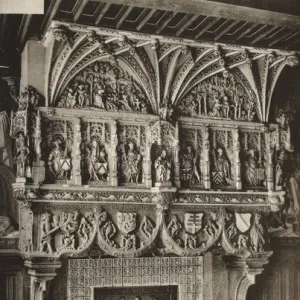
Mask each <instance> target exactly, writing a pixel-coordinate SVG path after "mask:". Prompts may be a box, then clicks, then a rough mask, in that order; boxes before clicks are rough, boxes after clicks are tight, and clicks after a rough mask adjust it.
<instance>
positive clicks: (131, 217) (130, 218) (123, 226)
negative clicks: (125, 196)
mask: <svg viewBox="0 0 300 300" xmlns="http://www.w3.org/2000/svg"><path fill="white" fill-rule="evenodd" d="M117 225H118V228H119V230H120V231H122V232H123V233H125V234H128V233H130V232H131V231H133V230H134V229H135V228H136V213H125V212H118V214H117Z"/></svg>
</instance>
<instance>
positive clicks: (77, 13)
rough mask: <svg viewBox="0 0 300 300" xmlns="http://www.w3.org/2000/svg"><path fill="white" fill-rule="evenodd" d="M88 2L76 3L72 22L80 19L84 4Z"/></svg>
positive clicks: (86, 0) (84, 0)
mask: <svg viewBox="0 0 300 300" xmlns="http://www.w3.org/2000/svg"><path fill="white" fill-rule="evenodd" d="M88 1H89V0H81V1H77V3H78V5H77V3H76V6H75V8H74V12H73V21H74V22H77V21H78V19H79V18H80V16H81V14H82V12H83V10H84V8H85V6H86V4H87V3H88Z"/></svg>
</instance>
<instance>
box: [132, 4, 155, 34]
mask: <svg viewBox="0 0 300 300" xmlns="http://www.w3.org/2000/svg"><path fill="white" fill-rule="evenodd" d="M155 12H156V9H150V10H149V11H148V13H147V14H146V16H145V17H144V18H143V19H142V20H141V22H140V23H139V24H138V25H137V26H136V30H137V31H140V30H142V28H143V27H144V26H145V25H146V23H147V22H148V21H149V20H150V18H151V17H152V16H153V15H154V13H155Z"/></svg>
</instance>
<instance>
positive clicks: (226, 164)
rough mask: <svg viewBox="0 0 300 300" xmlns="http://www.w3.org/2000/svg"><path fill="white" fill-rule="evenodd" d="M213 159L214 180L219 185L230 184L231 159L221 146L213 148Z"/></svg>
mask: <svg viewBox="0 0 300 300" xmlns="http://www.w3.org/2000/svg"><path fill="white" fill-rule="evenodd" d="M213 161H214V165H213V167H214V171H213V172H212V179H213V182H214V183H215V184H219V185H230V184H231V180H232V178H231V169H230V161H229V160H228V158H227V156H226V154H225V153H224V150H223V149H222V148H221V147H219V148H217V149H216V150H213Z"/></svg>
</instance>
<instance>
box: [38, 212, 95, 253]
mask: <svg viewBox="0 0 300 300" xmlns="http://www.w3.org/2000/svg"><path fill="white" fill-rule="evenodd" d="M38 217H39V220H40V222H39V229H38V232H39V241H38V249H37V251H38V252H40V253H44V254H50V255H53V254H62V253H73V252H75V251H79V252H80V251H83V250H84V249H85V248H86V247H87V246H88V245H89V244H91V242H92V239H93V238H94V236H95V230H96V223H97V217H99V216H98V215H97V214H96V213H95V212H94V211H86V212H82V213H80V212H79V211H77V210H73V211H57V210H56V211H51V212H49V211H43V212H41V214H40V215H39V216H38Z"/></svg>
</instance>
